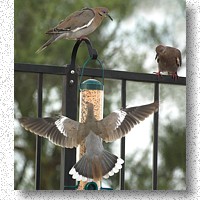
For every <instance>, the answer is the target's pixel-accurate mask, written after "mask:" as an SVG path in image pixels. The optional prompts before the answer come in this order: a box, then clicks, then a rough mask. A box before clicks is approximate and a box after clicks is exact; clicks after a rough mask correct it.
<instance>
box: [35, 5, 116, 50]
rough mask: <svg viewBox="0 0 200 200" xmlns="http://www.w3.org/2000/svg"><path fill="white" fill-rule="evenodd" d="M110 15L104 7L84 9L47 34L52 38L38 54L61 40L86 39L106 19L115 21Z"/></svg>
mask: <svg viewBox="0 0 200 200" xmlns="http://www.w3.org/2000/svg"><path fill="white" fill-rule="evenodd" d="M108 13H109V10H108V9H107V8H104V7H97V8H83V9H82V10H80V11H75V12H74V13H72V14H71V15H69V16H68V17H67V18H66V19H65V20H62V21H61V22H60V23H59V24H58V25H57V26H56V27H54V28H52V29H50V30H49V31H47V32H46V34H48V35H50V36H51V38H50V39H49V40H48V41H47V42H46V43H45V44H43V45H42V46H41V47H40V48H39V49H38V50H37V51H36V53H40V52H41V51H43V50H44V49H45V48H47V47H48V46H49V45H50V44H52V43H53V42H55V41H57V40H60V39H71V40H76V39H82V38H85V37H86V36H87V35H89V34H90V33H92V32H93V31H95V30H96V28H98V26H100V24H101V22H102V21H103V19H104V18H105V17H109V18H110V19H111V20H113V19H112V18H111V16H110V15H109V14H108Z"/></svg>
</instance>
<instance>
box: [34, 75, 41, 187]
mask: <svg viewBox="0 0 200 200" xmlns="http://www.w3.org/2000/svg"><path fill="white" fill-rule="evenodd" d="M37 83H38V88H37V90H38V98H37V106H38V107H37V112H38V114H37V115H38V118H40V117H42V87H43V74H42V73H39V74H38V80H37ZM41 148H42V138H41V137H40V136H38V135H36V157H35V189H36V190H39V189H40V179H41Z"/></svg>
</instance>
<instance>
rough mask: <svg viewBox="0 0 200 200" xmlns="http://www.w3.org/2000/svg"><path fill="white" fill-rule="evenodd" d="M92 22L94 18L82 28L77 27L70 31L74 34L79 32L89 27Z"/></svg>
mask: <svg viewBox="0 0 200 200" xmlns="http://www.w3.org/2000/svg"><path fill="white" fill-rule="evenodd" d="M93 21H94V17H93V18H92V19H91V20H90V21H89V22H88V23H87V24H85V25H84V26H81V27H77V28H76V29H74V30H71V31H72V32H73V33H74V32H76V31H79V30H81V29H84V28H87V27H88V26H90V25H91V23H92V22H93Z"/></svg>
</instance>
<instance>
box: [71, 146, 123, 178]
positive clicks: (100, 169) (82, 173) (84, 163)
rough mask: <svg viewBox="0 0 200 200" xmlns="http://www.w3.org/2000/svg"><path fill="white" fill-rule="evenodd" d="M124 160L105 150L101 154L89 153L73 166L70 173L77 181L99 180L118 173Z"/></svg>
mask: <svg viewBox="0 0 200 200" xmlns="http://www.w3.org/2000/svg"><path fill="white" fill-rule="evenodd" d="M123 163H124V161H123V160H122V159H121V158H118V157H117V156H115V155H114V154H112V153H110V152H108V151H106V150H103V151H102V153H101V154H99V155H93V156H92V157H90V156H88V155H87V153H86V154H84V155H83V157H82V158H81V159H80V160H79V161H78V162H77V163H76V164H75V165H74V166H73V167H72V169H71V170H70V172H69V174H71V175H72V178H73V179H76V180H77V181H92V180H94V181H98V180H101V179H102V177H104V178H108V177H109V176H113V175H114V173H118V172H119V170H120V169H121V168H122V164H123Z"/></svg>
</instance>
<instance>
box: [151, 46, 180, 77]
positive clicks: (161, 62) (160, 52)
mask: <svg viewBox="0 0 200 200" xmlns="http://www.w3.org/2000/svg"><path fill="white" fill-rule="evenodd" d="M155 59H156V60H157V62H158V69H159V71H158V72H157V73H156V74H157V75H158V76H161V74H160V72H168V74H169V75H171V76H172V78H173V79H177V78H178V74H177V70H178V68H179V67H180V66H181V64H182V59H181V52H180V50H179V49H177V48H174V47H169V46H163V45H158V46H157V47H156V57H155Z"/></svg>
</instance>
